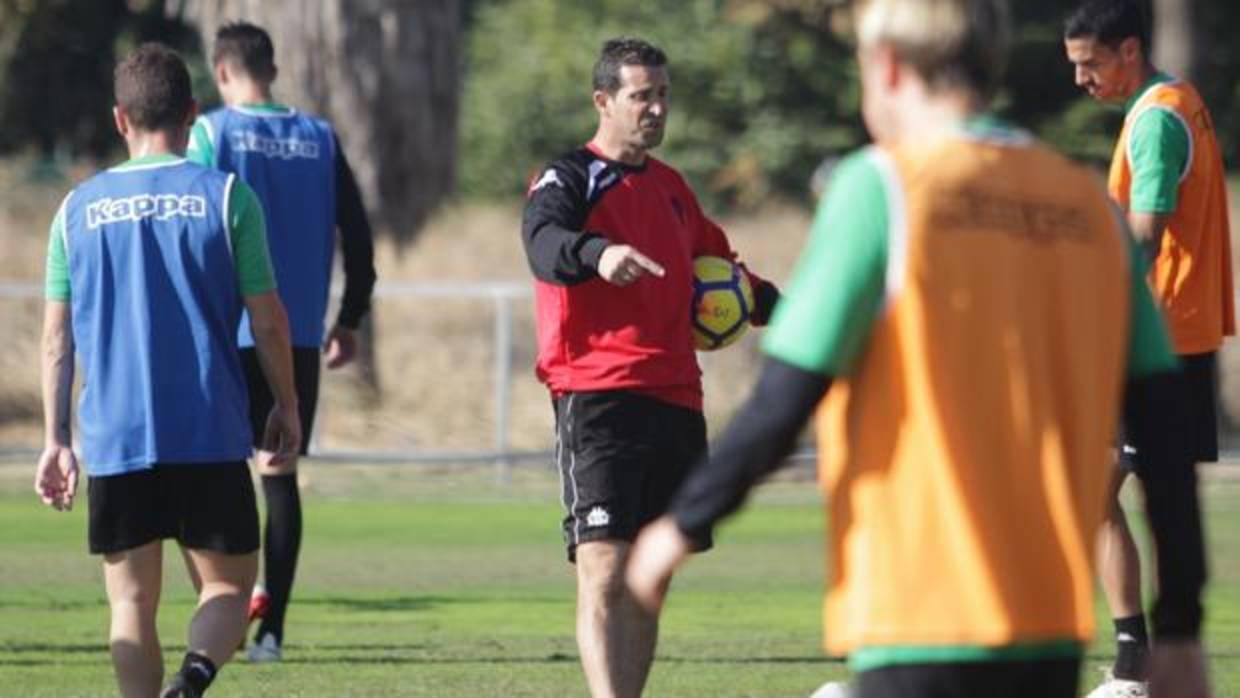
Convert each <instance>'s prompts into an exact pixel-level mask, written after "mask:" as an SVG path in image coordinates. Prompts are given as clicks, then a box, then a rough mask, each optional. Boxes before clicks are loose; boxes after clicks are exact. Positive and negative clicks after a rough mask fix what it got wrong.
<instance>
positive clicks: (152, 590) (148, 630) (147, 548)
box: [103, 541, 164, 698]
mask: <svg viewBox="0 0 1240 698" xmlns="http://www.w3.org/2000/svg"><path fill="white" fill-rule="evenodd" d="M162 575H163V544H162V542H161V541H152V542H150V543H147V544H146V545H141V546H138V547H137V548H133V549H130V550H126V551H123V552H119V553H109V554H107V555H104V556H103V579H104V586H105V588H106V589H107V594H108V605H109V606H110V607H111V610H112V621H111V629H110V631H109V634H108V641H109V645H110V648H111V652H112V666H113V668H114V669H115V671H116V683H117V685H118V686H119V687H120V692H121V696H122V697H123V698H149V697H150V696H154V695H157V694H158V693H159V685H160V682H162V681H163V678H164V658H163V654H162V653H161V651H160V647H159V633H158V631H157V630H156V628H155V616H156V613H157V611H158V609H159V595H160V589H161V583H162Z"/></svg>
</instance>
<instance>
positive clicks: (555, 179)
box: [530, 169, 564, 194]
mask: <svg viewBox="0 0 1240 698" xmlns="http://www.w3.org/2000/svg"><path fill="white" fill-rule="evenodd" d="M550 184H554V185H555V186H557V187H560V188H561V189H563V188H564V183H563V182H561V181H560V175H559V174H557V173H556V171H555V170H554V169H548V170H547V171H546V172H544V173H543V175H542V177H539V178H538V181H537V182H534V186H532V187H530V193H531V194H533V193H534V192H536V191H538V190H539V189H542V188H543V187H545V186H547V185H550Z"/></svg>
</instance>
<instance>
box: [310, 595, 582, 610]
mask: <svg viewBox="0 0 1240 698" xmlns="http://www.w3.org/2000/svg"><path fill="white" fill-rule="evenodd" d="M513 602H517V603H520V604H524V605H529V604H556V605H561V604H563V603H564V599H563V598H562V597H559V596H555V597H539V596H494V595H482V594H480V595H478V596H375V597H352V596H312V597H308V598H301V597H298V598H296V599H294V600H293V605H294V606H302V605H304V606H319V607H335V608H339V609H343V610H348V611H425V610H428V609H431V608H434V607H436V606H448V605H454V604H456V605H459V604H473V605H483V604H487V605H490V604H507V603H513Z"/></svg>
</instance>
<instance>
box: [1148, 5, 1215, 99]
mask: <svg viewBox="0 0 1240 698" xmlns="http://www.w3.org/2000/svg"><path fill="white" fill-rule="evenodd" d="M1196 4H1197V3H1196V0H1154V27H1153V29H1154V32H1153V33H1154V55H1153V61H1154V65H1155V66H1157V67H1158V68H1159V70H1163V71H1166V72H1168V73H1170V74H1171V75H1174V76H1176V77H1181V78H1184V79H1186V80H1193V79H1194V78H1195V72H1196V69H1197V66H1198V65H1199V63H1200V61H1199V58H1200V56H1199V53H1200V50H1201V43H1200V41H1198V40H1199V39H1201V38H1203V37H1202V35H1201V32H1200V31H1199V30H1198V25H1197V22H1196V7H1195V5H1196Z"/></svg>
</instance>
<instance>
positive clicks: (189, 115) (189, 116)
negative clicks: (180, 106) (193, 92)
mask: <svg viewBox="0 0 1240 698" xmlns="http://www.w3.org/2000/svg"><path fill="white" fill-rule="evenodd" d="M197 118H198V100H196V99H193V98H191V99H190V100H189V109H186V110H185V125H186V126H187V127H192V126H193V125H194V119H197Z"/></svg>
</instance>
